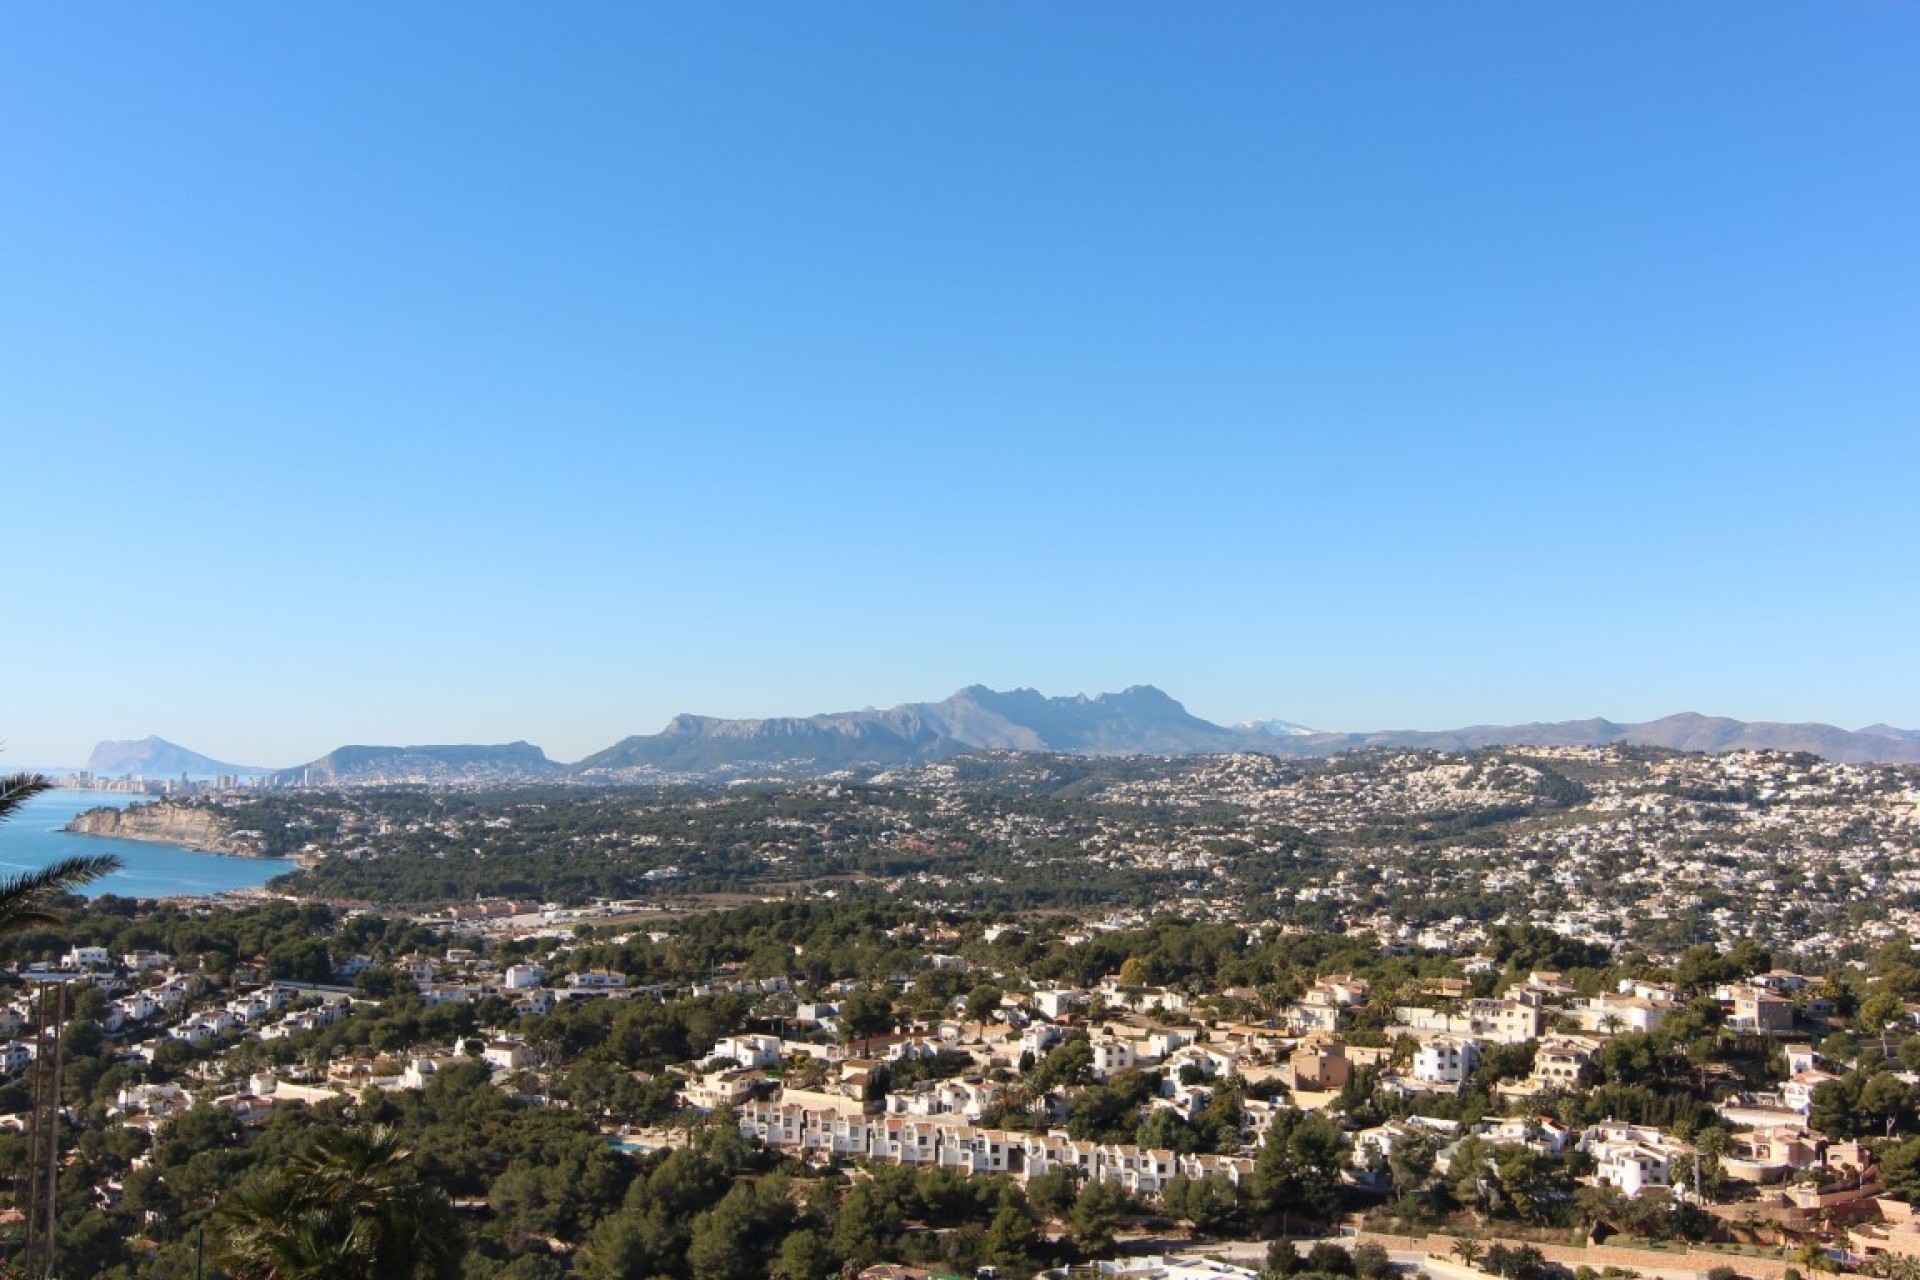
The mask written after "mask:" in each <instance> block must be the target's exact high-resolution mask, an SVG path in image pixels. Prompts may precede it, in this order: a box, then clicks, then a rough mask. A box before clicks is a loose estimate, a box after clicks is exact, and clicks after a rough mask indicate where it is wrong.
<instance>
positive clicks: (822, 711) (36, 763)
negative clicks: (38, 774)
mask: <svg viewBox="0 0 1920 1280" xmlns="http://www.w3.org/2000/svg"><path fill="white" fill-rule="evenodd" d="M1136 683H1141V684H1151V683H1152V682H1151V681H1140V682H1136ZM1009 687H1012V686H1009ZM1154 687H1156V688H1161V691H1162V692H1163V693H1166V694H1167V695H1168V696H1169V697H1172V698H1173V699H1175V700H1176V701H1181V702H1182V704H1183V705H1186V709H1187V710H1188V711H1189V712H1192V713H1193V714H1195V715H1198V716H1200V718H1201V719H1203V720H1210V721H1212V722H1213V723H1215V724H1219V725H1226V726H1236V725H1246V724H1253V723H1257V722H1260V721H1268V720H1287V721H1289V722H1290V723H1293V724H1297V725H1301V727H1303V728H1308V729H1312V730H1314V731H1315V732H1319V733H1375V732H1391V731H1400V730H1411V731H1415V732H1423V731H1447V730H1456V729H1467V728H1475V727H1479V726H1484V725H1494V724H1514V725H1523V724H1532V723H1558V722H1570V721H1581V720H1589V719H1603V720H1610V721H1613V722H1614V723H1616V724H1627V723H1641V722H1644V721H1649V720H1658V719H1662V718H1664V717H1666V716H1670V715H1680V714H1687V713H1696V714H1700V715H1705V716H1709V717H1714V716H1718V715H1720V714H1722V713H1718V712H1714V711H1700V710H1699V709H1698V708H1692V707H1682V708H1675V709H1674V710H1672V711H1667V712H1662V713H1661V714H1660V715H1656V716H1640V717H1622V716H1610V715H1606V714H1604V713H1595V714H1592V715H1580V716H1555V717H1552V718H1551V719H1550V720H1549V719H1548V718H1547V717H1540V716H1534V717H1529V718H1526V719H1516V720H1510V721H1494V720H1486V719H1481V720H1462V721H1459V722H1457V723H1450V724H1419V725H1416V724H1368V725H1305V724H1302V722H1300V721H1296V720H1292V719H1291V717H1287V716H1265V715H1258V716H1244V715H1243V716H1234V717H1220V716H1209V715H1205V714H1203V713H1201V712H1199V711H1197V710H1196V709H1195V708H1194V707H1192V706H1191V705H1187V704H1185V703H1184V700H1182V699H1181V698H1180V695H1179V693H1178V691H1176V690H1172V689H1166V688H1164V687H1161V686H1158V685H1155V686H1154ZM1119 691H1120V690H1119V689H1105V690H1080V691H1075V692H1078V693H1083V694H1085V695H1086V696H1095V695H1097V694H1100V693H1117V692H1119ZM953 692H956V690H949V691H948V692H947V693H944V694H941V695H939V696H937V697H923V698H909V699H905V700H904V701H906V702H938V701H941V700H942V699H943V698H946V697H949V696H951V694H952V693H953ZM1039 692H1040V693H1042V694H1046V695H1048V696H1050V697H1073V696H1074V693H1062V694H1056V693H1054V692H1053V691H1051V690H1047V689H1041V690H1039ZM898 705H901V704H900V703H887V704H876V703H866V704H862V705H860V706H846V707H821V708H817V709H815V710H813V711H791V712H788V711H781V712H769V713H766V714H765V715H764V716H758V715H750V716H742V717H725V718H741V719H762V718H764V719H775V718H782V717H789V716H792V717H806V716H814V715H831V714H841V713H848V712H860V711H872V710H885V709H888V708H890V707H893V706H898ZM675 714H693V715H704V714H706V713H704V712H699V711H682V712H676V713H675ZM669 718H670V717H669ZM1726 718H1728V719H1736V720H1745V721H1768V720H1773V719H1774V718H1773V717H1767V716H1729V717H1726ZM1776 722H1777V721H1776ZM666 723H667V721H666V720H662V721H661V722H660V723H659V724H656V725H651V726H642V727H638V728H634V729H631V730H628V731H627V732H625V733H619V734H616V735H614V736H612V737H609V738H607V739H605V740H604V741H598V742H594V743H591V744H588V745H585V746H581V747H579V748H577V749H572V750H567V749H556V748H555V747H554V745H553V744H552V743H550V742H547V741H544V740H543V739H542V738H541V737H539V736H538V735H531V734H526V733H519V734H512V735H508V736H505V737H492V738H454V737H444V736H441V737H435V736H423V735H420V734H401V735H398V736H394V737H388V738H378V739H376V738H372V737H368V736H366V735H361V736H359V737H352V738H343V739H341V740H340V741H338V742H333V743H329V744H327V745H325V746H317V747H314V748H313V749H311V750H309V751H307V753H306V754H304V755H299V756H297V758H289V757H284V756H283V757H280V758H273V759H267V758H242V757H240V756H233V755H226V754H223V753H222V752H220V751H216V750H210V749H208V748H207V747H205V746H202V745H201V744H199V743H197V742H188V741H183V740H181V739H180V738H177V737H174V736H172V735H169V734H167V733H163V732H157V731H156V732H149V733H140V734H126V735H120V736H102V737H98V738H95V739H94V740H93V741H91V742H89V744H88V746H87V748H86V750H85V751H82V752H80V753H79V754H78V755H76V756H74V757H73V758H71V759H41V760H26V759H23V758H20V757H19V755H18V753H17V752H15V751H12V750H11V749H10V748H8V746H7V744H5V743H0V752H4V753H5V754H0V773H4V772H10V771H13V770H16V769H21V768H33V769H49V768H59V769H63V770H64V769H78V768H83V767H85V765H86V762H87V757H88V755H90V754H91V752H92V750H93V747H94V746H96V745H98V744H99V743H101V742H137V741H141V740H143V739H145V738H148V737H154V738H159V739H162V740H164V741H167V742H170V743H172V744H173V745H175V746H177V747H184V748H186V749H188V750H190V751H194V752H197V753H199V754H201V755H204V756H208V757H210V758H212V759H216V760H220V761H222V762H223V763H226V764H233V765H240V766H244V767H249V768H270V769H287V768H294V767H297V766H299V765H303V764H307V763H310V762H311V761H314V760H317V759H319V758H321V757H322V756H324V755H326V754H327V753H328V752H330V751H333V750H335V749H336V748H339V747H343V746H451V745H461V744H475V745H500V744H505V743H509V742H516V741H525V742H529V743H531V744H533V745H534V746H537V747H539V748H540V749H541V750H542V751H543V752H544V753H545V754H546V756H547V757H548V758H549V759H551V760H555V761H559V762H562V763H573V762H575V761H578V760H580V759H582V758H583V757H585V756H588V755H591V754H593V753H594V752H596V751H600V750H603V749H605V748H606V747H610V746H612V745H614V743H615V742H617V741H619V740H620V739H622V738H626V737H629V736H632V735H636V734H640V735H644V734H652V733H657V732H659V731H660V730H661V729H664V728H665V727H666ZM1784 723H1814V724H1829V725H1834V726H1835V727H1836V728H1841V729H1847V730H1856V731H1857V730H1860V729H1864V728H1867V727H1869V726H1870V725H1874V724H1892V722H1890V721H1885V720H1873V721H1863V722H1860V723H1857V724H1838V723H1836V722H1835V721H1832V720H1819V719H1813V720H1803V721H1787V722H1784ZM1892 727H1894V728H1900V729H1910V728H1913V726H1909V725H1900V724H1892ZM9 755H10V756H13V757H14V759H12V760H11V761H9V760H8V759H7V756H9Z"/></svg>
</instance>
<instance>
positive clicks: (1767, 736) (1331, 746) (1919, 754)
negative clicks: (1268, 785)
mask: <svg viewBox="0 0 1920 1280" xmlns="http://www.w3.org/2000/svg"><path fill="white" fill-rule="evenodd" d="M1614 744H1624V745H1627V746H1635V747H1665V748H1667V749H1669V750H1672V751H1702V752H1709V753H1720V752H1726V751H1798V752H1805V753H1806V754H1809V755H1816V756H1821V757H1824V758H1825V759H1828V760H1833V761H1836V762H1838V763H1840V764H1871V763H1881V764H1920V733H1916V732H1914V731H1912V730H1903V729H1893V728H1891V727H1890V726H1886V725H1875V726H1873V728H1872V729H1868V730H1862V731H1861V732H1858V733H1854V732H1850V731H1848V730H1846V729H1837V728H1835V727H1834V726H1833V725H1830V724H1783V723H1780V722H1777V721H1771V720H1730V719H1728V718H1726V717H1725V716H1703V715H1699V714H1697V713H1695V712H1691V711H1687V712H1682V713H1681V714H1679V715H1672V716H1666V717H1663V718H1662V719H1659V720H1648V721H1645V722H1644V723H1641V724H1615V723H1614V722H1613V721H1611V720H1599V719H1594V720H1562V721H1558V722H1556V723H1551V724H1519V725H1475V726H1472V727H1470V728H1466V729H1441V730H1434V731H1424V730H1414V729H1401V730H1388V731H1384V732H1379V733H1310V734H1301V735H1296V736H1292V737H1285V738H1275V739H1273V740H1272V741H1271V742H1270V743H1269V744H1268V745H1267V747H1266V748H1265V749H1266V750H1267V751H1269V752H1272V753H1274V754H1277V755H1298V756H1326V755H1334V754H1337V753H1339V752H1341V751H1353V750H1357V749H1359V748H1363V747H1395V748H1399V749H1402V750H1415V751H1473V750H1477V749H1479V748H1481V747H1604V746H1611V745H1614Z"/></svg>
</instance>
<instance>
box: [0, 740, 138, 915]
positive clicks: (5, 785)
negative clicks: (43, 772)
mask: <svg viewBox="0 0 1920 1280" xmlns="http://www.w3.org/2000/svg"><path fill="white" fill-rule="evenodd" d="M52 787H53V783H51V782H49V781H48V780H47V779H45V778H43V777H41V776H40V775H39V774H37V773H16V774H12V775H9V776H8V777H4V778H0V822H3V821H5V820H6V819H7V818H8V817H10V816H12V814H13V811H14V810H15V809H18V808H19V807H20V806H21V805H22V804H24V803H25V802H26V801H27V800H29V799H31V798H32V797H34V796H37V795H39V794H40V793H41V792H43V791H48V790H51V789H52ZM121 865H122V864H121V862H120V859H118V858H116V857H114V856H113V855H112V854H110V853H100V854H92V855H87V856H81V857H76V858H62V859H61V860H60V861H58V862H56V863H54V864H53V865H52V866H48V867H42V868H40V869H39V870H38V871H26V872H22V873H21V874H19V875H17V876H8V877H7V878H5V879H4V880H0V935H5V934H9V933H19V932H20V931H21V930H23V929H31V928H33V927H34V926H35V925H43V924H59V923H60V919H61V917H60V913H59V912H58V911H57V910H55V909H54V907H53V905H52V900H53V899H55V898H57V897H59V896H60V895H62V894H66V893H71V892H72V891H73V890H75V889H77V888H79V887H80V886H81V885H83V884H87V883H89V882H90V881H94V880H98V879H99V878H100V877H101V876H104V875H108V874H110V873H112V872H115V871H118V870H119V869H120V867H121Z"/></svg>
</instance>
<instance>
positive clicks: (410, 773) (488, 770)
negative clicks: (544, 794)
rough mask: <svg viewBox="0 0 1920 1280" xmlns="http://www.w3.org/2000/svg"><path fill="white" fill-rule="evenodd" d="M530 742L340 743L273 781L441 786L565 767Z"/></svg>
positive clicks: (545, 776) (550, 774)
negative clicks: (317, 757)
mask: <svg viewBox="0 0 1920 1280" xmlns="http://www.w3.org/2000/svg"><path fill="white" fill-rule="evenodd" d="M566 768H567V767H566V766H565V765H563V764H560V763H558V762H557V761H553V760H549V759H547V753H546V752H544V751H542V750H541V749H540V748H538V747H536V746H534V745H533V744H532V743H530V742H508V743H503V744H500V745H498V746H472V745H465V744H456V745H450V746H429V747H362V746H354V747H340V748H337V749H336V750H333V751H330V752H328V753H327V754H326V755H324V756H321V757H320V758H319V759H318V760H315V761H314V762H312V763H311V764H304V765H300V766H298V767H297V768H293V769H282V770H280V771H279V772H277V773H275V774H273V775H272V776H271V777H270V778H269V779H268V781H269V782H270V783H271V784H272V785H274V786H281V787H299V786H336V787H342V786H374V785H407V784H418V785H428V786H444V785H453V784H459V783H511V782H540V781H546V780H549V779H552V778H556V777H558V776H560V775H561V774H563V773H565V772H566Z"/></svg>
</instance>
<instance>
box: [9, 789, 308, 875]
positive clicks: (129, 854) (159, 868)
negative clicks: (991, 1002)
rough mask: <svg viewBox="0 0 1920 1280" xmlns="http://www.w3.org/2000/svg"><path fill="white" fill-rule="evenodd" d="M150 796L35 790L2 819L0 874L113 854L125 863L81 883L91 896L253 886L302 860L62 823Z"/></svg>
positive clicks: (289, 868) (135, 802)
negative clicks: (81, 831)
mask: <svg viewBox="0 0 1920 1280" xmlns="http://www.w3.org/2000/svg"><path fill="white" fill-rule="evenodd" d="M149 798H150V797H146V796H132V795H120V794H116V793H114V792H111V791H48V792H46V793H44V794H42V795H37V796H34V797H33V798H31V799H29V800H28V801H27V802H26V803H24V804H22V805H21V806H20V807H19V808H18V809H15V810H14V811H13V817H11V818H9V819H8V820H7V821H5V822H0V877H4V876H16V875H19V874H20V873H21V872H23V871H37V870H39V869H40V868H41V867H44V866H48V865H50V864H52V863H55V862H58V861H59V860H60V859H62V858H71V857H75V856H77V855H83V854H98V853H112V854H118V855H119V857H120V860H121V861H122V862H124V863H125V864H126V867H125V869H124V870H121V871H117V872H115V873H114V874H112V875H110V876H102V877H101V878H100V879H98V880H95V881H94V882H93V883H92V884H90V885H88V886H86V887H85V888H84V889H82V890H80V892H81V893H84V894H85V895H86V896H87V897H89V898H97V897H100V896H101V895H102V894H107V893H112V894H118V895H119V896H121V897H123V898H167V897H175V896H200V895H205V894H213V893H224V892H226V891H227V890H229V889H257V888H259V887H260V886H261V885H263V884H265V883H266V882H267V881H269V880H271V879H273V877H275V876H277V875H280V874H282V873H283V872H287V871H297V870H298V869H299V867H298V866H297V865H296V864H295V863H292V862H288V861H287V860H285V859H284V858H230V857H225V856H223V855H221V854H217V853H200V852H197V851H195V850H192V849H182V848H179V847H177V846H175V845H167V844H153V843H150V842H148V841H144V840H121V839H117V838H115V837H113V836H82V835H75V834H73V833H72V832H70V831H62V830H61V828H62V827H64V826H66V825H67V823H68V822H69V821H70V820H71V819H72V818H73V817H74V815H76V814H79V813H84V812H86V811H87V810H88V809H97V808H99V807H101V806H102V805H112V806H114V807H116V808H124V807H126V806H127V805H129V804H137V803H139V802H141V801H143V800H147V799H149Z"/></svg>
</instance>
